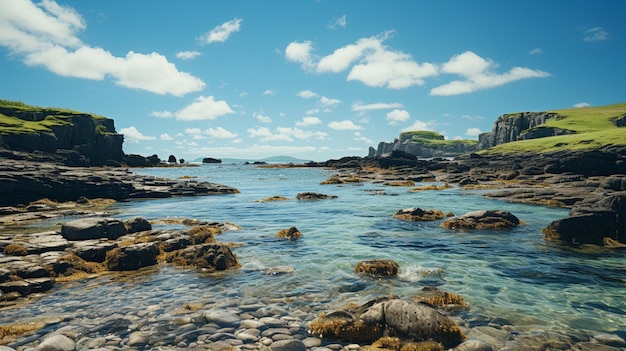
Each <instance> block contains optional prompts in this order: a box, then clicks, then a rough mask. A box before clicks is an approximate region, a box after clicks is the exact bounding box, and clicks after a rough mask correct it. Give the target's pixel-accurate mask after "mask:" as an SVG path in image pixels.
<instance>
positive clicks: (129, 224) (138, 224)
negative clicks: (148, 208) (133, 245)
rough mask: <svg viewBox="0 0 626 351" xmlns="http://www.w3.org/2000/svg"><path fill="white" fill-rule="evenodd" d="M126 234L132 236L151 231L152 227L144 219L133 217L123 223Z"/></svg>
mask: <svg viewBox="0 0 626 351" xmlns="http://www.w3.org/2000/svg"><path fill="white" fill-rule="evenodd" d="M124 226H125V227H126V233H127V234H132V233H137V232H145V231H148V230H152V225H151V224H150V222H148V221H147V220H146V219H145V218H142V217H135V218H131V219H129V220H127V221H125V222H124Z"/></svg>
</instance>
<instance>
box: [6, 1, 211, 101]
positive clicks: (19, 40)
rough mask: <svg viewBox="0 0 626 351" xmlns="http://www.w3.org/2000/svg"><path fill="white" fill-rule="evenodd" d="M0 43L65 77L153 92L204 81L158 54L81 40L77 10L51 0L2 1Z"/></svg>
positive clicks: (190, 88) (191, 87)
mask: <svg viewBox="0 0 626 351" xmlns="http://www.w3.org/2000/svg"><path fill="white" fill-rule="evenodd" d="M0 8H2V11H1V12H0V45H2V46H5V47H7V48H8V50H9V52H10V53H11V54H12V55H14V56H16V57H19V58H20V59H21V60H22V61H23V62H24V63H25V64H26V65H28V66H39V67H43V68H45V69H47V70H49V71H50V72H53V73H55V74H57V75H60V76H63V77H73V78H82V79H91V80H104V79H105V78H107V77H109V78H112V80H113V81H114V82H115V84H117V85H120V86H122V87H127V88H133V89H140V90H145V91H149V92H152V93H156V94H161V95H165V94H170V95H175V96H182V95H185V94H187V93H190V92H194V91H199V90H201V89H202V88H204V86H205V83H204V82H203V81H202V80H200V79H199V78H197V77H194V76H192V75H191V74H189V73H186V72H181V71H179V70H178V69H177V68H176V66H175V65H174V64H172V63H171V62H169V61H168V60H167V58H166V57H165V56H163V55H161V54H159V53H156V52H153V53H150V54H142V53H135V52H133V51H129V52H128V53H127V54H126V56H123V57H118V56H115V55H113V54H111V53H110V52H109V51H107V50H105V49H103V48H99V47H91V46H89V45H86V44H84V43H83V42H82V41H81V40H80V39H79V38H78V36H77V35H78V33H79V32H80V31H82V30H84V29H85V28H86V27H87V25H86V23H85V21H84V20H83V18H82V17H81V15H80V14H79V13H77V12H76V11H75V10H74V9H72V8H71V7H67V6H60V5H58V4H57V3H56V2H55V1H53V0H44V1H42V2H40V3H38V4H34V3H33V2H32V1H29V0H0Z"/></svg>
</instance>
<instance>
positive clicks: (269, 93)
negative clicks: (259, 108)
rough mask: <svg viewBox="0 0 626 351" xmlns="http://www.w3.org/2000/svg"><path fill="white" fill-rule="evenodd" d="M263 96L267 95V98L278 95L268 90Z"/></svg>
mask: <svg viewBox="0 0 626 351" xmlns="http://www.w3.org/2000/svg"><path fill="white" fill-rule="evenodd" d="M263 95H265V96H274V95H276V94H275V93H274V91H272V90H270V89H267V90H265V91H264V92H263Z"/></svg>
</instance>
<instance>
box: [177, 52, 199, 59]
mask: <svg viewBox="0 0 626 351" xmlns="http://www.w3.org/2000/svg"><path fill="white" fill-rule="evenodd" d="M198 56H200V53H199V52H198V51H181V52H178V53H176V57H178V58H179V59H181V60H193V59H195V58H196V57H198Z"/></svg>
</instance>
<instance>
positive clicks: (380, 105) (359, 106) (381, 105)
mask: <svg viewBox="0 0 626 351" xmlns="http://www.w3.org/2000/svg"><path fill="white" fill-rule="evenodd" d="M403 107H404V105H403V104H401V103H399V102H391V103H387V102H376V103H373V104H363V103H362V102H355V103H354V104H352V111H355V112H367V111H372V110H390V109H393V108H396V109H397V108H403Z"/></svg>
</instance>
